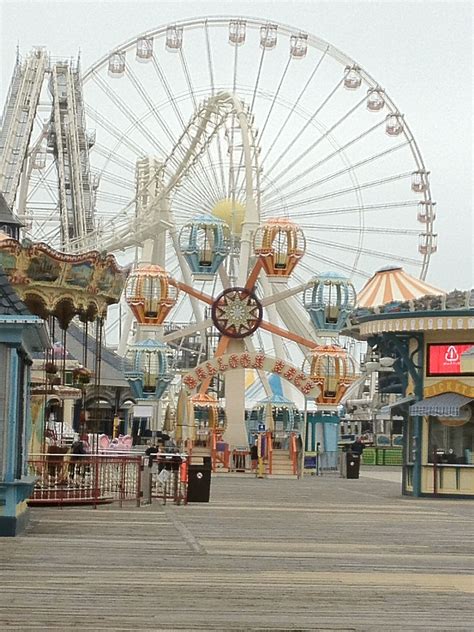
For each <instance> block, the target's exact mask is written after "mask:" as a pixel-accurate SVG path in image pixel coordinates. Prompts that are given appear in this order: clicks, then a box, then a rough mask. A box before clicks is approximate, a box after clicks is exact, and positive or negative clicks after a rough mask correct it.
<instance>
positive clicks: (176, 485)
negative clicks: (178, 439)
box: [143, 454, 188, 505]
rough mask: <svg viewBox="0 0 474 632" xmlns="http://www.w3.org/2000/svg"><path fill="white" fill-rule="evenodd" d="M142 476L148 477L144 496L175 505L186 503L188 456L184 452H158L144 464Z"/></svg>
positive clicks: (150, 499)
mask: <svg viewBox="0 0 474 632" xmlns="http://www.w3.org/2000/svg"><path fill="white" fill-rule="evenodd" d="M143 476H144V477H145V478H148V480H147V481H146V483H145V485H144V489H147V490H149V491H147V492H146V493H144V496H148V498H149V502H151V501H152V498H158V499H160V500H161V501H162V502H163V504H164V505H166V503H167V502H168V501H171V502H173V503H174V504H176V505H181V504H182V503H184V504H186V503H187V496H188V494H187V491H188V458H187V456H186V455H184V454H158V455H156V457H155V458H154V459H153V460H152V462H151V463H150V462H149V463H148V465H146V466H145V468H144V472H143Z"/></svg>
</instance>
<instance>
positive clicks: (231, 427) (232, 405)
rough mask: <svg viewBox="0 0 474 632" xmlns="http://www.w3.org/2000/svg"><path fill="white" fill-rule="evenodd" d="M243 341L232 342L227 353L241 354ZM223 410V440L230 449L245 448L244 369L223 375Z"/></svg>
mask: <svg viewBox="0 0 474 632" xmlns="http://www.w3.org/2000/svg"><path fill="white" fill-rule="evenodd" d="M244 348H245V347H244V342H243V340H232V341H231V342H230V344H229V347H228V353H242V352H243V351H244ZM224 389H225V410H226V417H227V428H226V431H225V434H224V439H225V440H226V441H227V443H228V444H229V446H230V449H231V450H232V449H233V448H237V447H244V446H245V447H247V443H248V441H247V431H246V428H245V369H233V370H232V371H227V372H226V374H225V383H224Z"/></svg>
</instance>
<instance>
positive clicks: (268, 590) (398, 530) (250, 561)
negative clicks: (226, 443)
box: [0, 469, 474, 632]
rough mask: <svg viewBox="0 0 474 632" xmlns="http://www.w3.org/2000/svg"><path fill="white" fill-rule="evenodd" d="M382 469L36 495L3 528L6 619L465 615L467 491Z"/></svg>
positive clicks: (397, 625) (332, 619) (367, 626)
mask: <svg viewBox="0 0 474 632" xmlns="http://www.w3.org/2000/svg"><path fill="white" fill-rule="evenodd" d="M377 471H380V470H375V469H372V470H369V471H368V472H370V475H369V476H370V477H367V478H361V479H359V480H343V479H339V478H337V477H336V476H326V477H322V478H318V479H317V478H315V477H310V478H306V479H305V480H303V481H296V480H273V481H272V480H257V479H250V478H249V479H247V480H244V479H242V478H235V479H232V478H216V479H214V480H213V484H212V499H211V503H210V504H204V505H198V504H196V505H189V506H187V507H174V506H171V505H167V506H166V507H162V506H160V505H158V504H154V505H152V506H149V507H142V508H140V509H138V508H134V507H133V506H129V507H124V508H123V509H119V508H118V507H116V506H114V505H112V506H103V507H99V508H98V509H96V510H94V509H92V508H84V507H82V508H77V509H73V508H68V509H66V508H65V509H55V508H49V509H46V508H36V509H34V510H33V511H32V523H31V527H30V528H29V531H28V533H27V534H25V535H24V536H22V537H20V538H16V539H3V540H0V630H2V631H3V630H22V631H23V630H24V631H29V630H64V631H66V630H75V629H77V630H88V631H94V632H100V631H102V630H107V631H110V630H120V631H125V630H139V631H142V630H147V631H149V630H166V631H172V630H222V631H237V630H242V631H244V630H267V631H268V630H275V631H277V630H278V631H281V630H339V631H341V630H357V631H364V632H365V631H377V632H379V631H381V630H383V631H402V630H403V631H404V632H407V631H411V630H417V631H421V630H423V631H431V630H472V629H474V605H473V604H474V574H473V567H474V546H473V544H474V530H473V525H474V502H470V501H447V500H444V501H443V500H441V501H435V500H423V501H422V500H412V499H407V498H402V497H401V496H400V493H399V489H400V488H399V484H398V483H396V482H393V480H382V479H378V478H375V476H376V472H377ZM384 475H385V479H386V478H387V470H385V471H384ZM388 478H391V477H390V476H388ZM393 478H395V479H396V478H397V475H396V474H394V475H393Z"/></svg>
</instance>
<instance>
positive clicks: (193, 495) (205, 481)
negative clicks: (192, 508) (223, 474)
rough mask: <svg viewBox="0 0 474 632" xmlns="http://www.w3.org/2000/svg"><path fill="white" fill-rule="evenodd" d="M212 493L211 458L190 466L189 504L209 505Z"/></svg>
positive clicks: (205, 458)
mask: <svg viewBox="0 0 474 632" xmlns="http://www.w3.org/2000/svg"><path fill="white" fill-rule="evenodd" d="M210 493H211V457H210V456H208V457H206V456H205V457H202V464H200V463H191V464H189V465H188V503H208V502H209V496H210Z"/></svg>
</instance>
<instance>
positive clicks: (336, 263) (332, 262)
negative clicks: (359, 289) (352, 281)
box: [299, 252, 372, 279]
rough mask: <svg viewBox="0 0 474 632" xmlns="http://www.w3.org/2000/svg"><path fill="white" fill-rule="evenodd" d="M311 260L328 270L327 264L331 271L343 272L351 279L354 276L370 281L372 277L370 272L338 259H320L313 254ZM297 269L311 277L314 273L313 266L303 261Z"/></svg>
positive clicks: (320, 257)
mask: <svg viewBox="0 0 474 632" xmlns="http://www.w3.org/2000/svg"><path fill="white" fill-rule="evenodd" d="M311 258H312V259H314V260H315V261H320V262H321V263H324V268H325V269H329V268H328V264H329V266H331V269H335V270H338V269H339V270H344V271H345V272H347V273H348V274H349V277H350V278H352V276H353V275H354V274H355V275H357V276H360V277H362V278H363V279H370V277H371V276H372V272H369V271H367V270H362V269H361V268H358V267H356V266H351V265H348V264H346V263H344V262H343V261H341V260H340V259H333V258H332V257H327V256H325V257H322V256H321V255H318V254H316V253H314V252H312V253H311ZM299 267H300V268H302V269H304V270H306V272H308V273H309V274H311V275H314V273H315V272H314V265H313V266H310V265H308V264H307V263H306V262H304V261H300V262H299Z"/></svg>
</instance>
